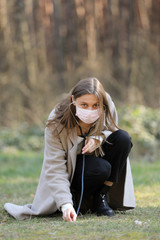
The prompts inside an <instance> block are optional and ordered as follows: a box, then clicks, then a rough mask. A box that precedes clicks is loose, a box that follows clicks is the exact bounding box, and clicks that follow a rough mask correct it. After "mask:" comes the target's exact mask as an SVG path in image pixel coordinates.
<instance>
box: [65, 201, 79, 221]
mask: <svg viewBox="0 0 160 240" xmlns="http://www.w3.org/2000/svg"><path fill="white" fill-rule="evenodd" d="M62 212H63V219H64V221H67V222H75V221H76V219H77V214H76V212H75V210H74V208H73V206H72V204H70V203H67V204H64V205H63V206H62Z"/></svg>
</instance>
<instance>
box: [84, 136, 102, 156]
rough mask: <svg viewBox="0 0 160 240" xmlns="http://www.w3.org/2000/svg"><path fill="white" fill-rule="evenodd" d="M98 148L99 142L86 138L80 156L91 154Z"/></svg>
mask: <svg viewBox="0 0 160 240" xmlns="http://www.w3.org/2000/svg"><path fill="white" fill-rule="evenodd" d="M99 146H100V141H99V140H98V139H95V138H87V139H86V141H85V146H84V147H83V148H82V154H85V153H92V152H94V151H95V150H96V148H98V147H99Z"/></svg>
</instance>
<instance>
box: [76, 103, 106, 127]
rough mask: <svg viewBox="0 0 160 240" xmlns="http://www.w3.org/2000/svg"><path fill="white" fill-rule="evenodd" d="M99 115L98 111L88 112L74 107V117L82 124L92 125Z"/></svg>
mask: <svg viewBox="0 0 160 240" xmlns="http://www.w3.org/2000/svg"><path fill="white" fill-rule="evenodd" d="M100 115H101V111H100V110H99V109H95V110H88V109H83V108H80V107H78V106H77V105H76V116H77V117H78V118H79V119H80V120H81V121H82V122H84V123H87V124H91V123H94V122H95V121H96V120H97V119H98V118H99V117H100Z"/></svg>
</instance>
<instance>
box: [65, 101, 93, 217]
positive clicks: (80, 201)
mask: <svg viewBox="0 0 160 240" xmlns="http://www.w3.org/2000/svg"><path fill="white" fill-rule="evenodd" d="M71 104H72V103H71ZM71 104H70V105H71ZM69 109H70V106H69ZM70 112H71V114H72V116H73V117H74V119H75V121H76V123H77V126H78V127H79V129H80V132H81V137H83V138H84V139H83V145H82V148H83V147H84V145H85V140H86V137H87V136H88V135H89V133H90V131H91V129H92V128H93V127H94V125H95V124H93V125H92V126H91V127H90V129H89V131H88V132H87V133H85V134H83V131H82V128H81V126H80V124H79V122H78V121H77V119H76V118H75V116H74V114H73V113H72V110H71V109H70ZM84 170H85V154H83V159H82V177H81V194H80V199H79V204H78V208H77V211H76V214H77V216H78V214H79V210H80V207H81V203H82V199H83V192H84Z"/></svg>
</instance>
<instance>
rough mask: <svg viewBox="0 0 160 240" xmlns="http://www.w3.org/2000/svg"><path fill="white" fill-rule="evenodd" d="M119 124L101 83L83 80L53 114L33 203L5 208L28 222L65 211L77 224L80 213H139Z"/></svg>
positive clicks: (125, 140) (124, 137) (126, 145)
mask: <svg viewBox="0 0 160 240" xmlns="http://www.w3.org/2000/svg"><path fill="white" fill-rule="evenodd" d="M117 125H118V118H117V112H116V109H115V105H114V103H113V101H112V99H111V97H110V95H109V94H108V93H106V92H105V90H104V88H103V86H102V84H101V83H100V82H99V81H98V80H97V79H96V78H87V79H83V80H81V81H79V82H78V83H77V84H76V86H75V87H73V89H72V90H71V91H70V93H69V95H68V96H67V97H66V98H65V99H64V100H63V101H61V102H60V103H59V104H58V105H57V106H56V107H55V109H53V111H52V112H51V113H50V116H49V119H48V121H47V124H46V128H45V150H44V161H43V166H42V171H41V175H40V180H39V184H38V187H37V191H36V195H35V198H34V201H33V203H32V204H27V205H24V206H19V205H15V204H12V203H6V204H5V205H4V208H5V209H6V211H8V213H9V214H10V215H12V216H13V217H15V218H16V219H18V220H23V219H26V218H28V217H30V216H32V215H34V216H37V215H48V214H52V213H54V212H56V211H57V210H60V211H62V213H63V219H64V220H65V221H76V218H77V213H78V211H79V209H80V211H81V212H83V211H87V210H89V209H90V210H91V211H92V212H93V213H96V214H97V215H105V216H114V214H115V213H114V210H127V209H132V208H134V207H135V198H134V189H133V181H132V175H131V170H130V164H129V159H128V154H129V152H130V150H131V147H132V143H131V139H130V137H129V135H128V133H127V132H125V131H124V130H121V129H119V128H118V126H117ZM81 200H83V201H82V204H81ZM77 208H78V209H77ZM76 211H77V213H76Z"/></svg>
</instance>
